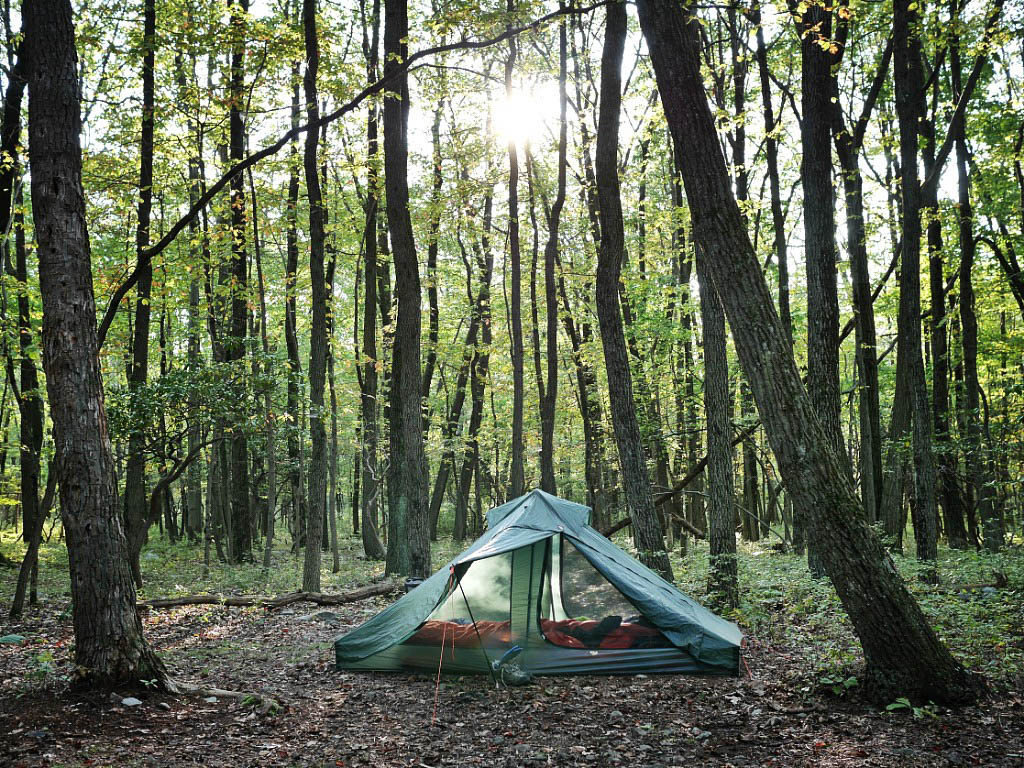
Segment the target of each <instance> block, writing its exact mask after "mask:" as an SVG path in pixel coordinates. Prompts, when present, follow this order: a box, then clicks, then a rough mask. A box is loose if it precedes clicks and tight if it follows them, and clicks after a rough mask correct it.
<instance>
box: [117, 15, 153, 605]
mask: <svg viewBox="0 0 1024 768" xmlns="http://www.w3.org/2000/svg"><path fill="white" fill-rule="evenodd" d="M142 18H143V21H142V126H141V132H140V138H139V205H138V210H137V215H138V224H137V226H136V229H135V252H136V259H137V260H138V263H139V270H140V272H139V280H138V283H136V287H135V327H134V337H133V339H132V362H131V366H130V368H129V370H128V386H129V388H130V389H132V390H133V391H134V390H138V389H139V388H141V387H145V386H146V380H147V378H148V372H149V371H148V369H149V319H150V294H151V292H152V287H153V264H152V262H151V261H150V260H149V259H148V258H145V257H144V256H143V255H142V253H143V251H145V250H146V248H147V247H149V225H150V218H151V214H152V211H153V133H154V114H153V110H154V100H155V95H154V91H155V88H156V86H155V73H154V66H155V64H154V62H155V59H156V0H145V2H144V3H143V13H142ZM145 446H146V435H145V433H144V431H143V430H142V429H140V428H138V427H137V426H136V427H135V428H133V429H132V431H131V433H130V434H129V436H128V465H127V467H126V469H125V483H124V528H125V530H124V532H125V538H126V539H127V541H128V557H129V559H130V560H131V567H132V575H133V576H134V578H135V583H136V584H137V585H138V586H140V587H141V586H142V571H141V569H140V566H139V553H140V552H141V551H142V547H143V545H144V544H145V543H146V539H148V538H149V536H148V529H149V521H148V519H147V517H148V515H147V513H148V511H149V504H148V496H147V494H146V455H145V453H144V451H145Z"/></svg>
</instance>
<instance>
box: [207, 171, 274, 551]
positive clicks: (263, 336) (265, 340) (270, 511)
mask: <svg viewBox="0 0 1024 768" xmlns="http://www.w3.org/2000/svg"><path fill="white" fill-rule="evenodd" d="M249 181H250V185H251V183H252V177H251V176H250V177H249ZM255 197H256V196H255V194H253V199H255ZM253 218H254V219H255V212H254V213H253ZM255 256H256V280H257V282H258V286H257V288H258V289H259V297H260V342H261V343H262V345H263V359H264V361H265V362H264V364H265V365H267V366H268V368H267V370H266V371H265V373H266V374H267V375H268V377H270V378H273V370H272V369H271V368H270V367H269V366H270V339H269V336H268V334H267V292H266V284H265V283H264V282H263V259H262V258H261V257H260V250H259V249H258V248H257V249H256V253H255ZM273 391H274V388H273V386H265V388H264V390H263V418H264V420H265V421H266V427H265V432H264V434H265V435H266V441H267V517H266V520H265V522H264V525H263V533H264V536H265V537H266V541H265V542H264V546H263V570H264V571H267V570H268V569H269V568H270V563H271V558H272V556H273V553H274V515H275V513H276V512H277V430H276V424H275V423H274V401H273ZM192 450H193V448H192V446H191V443H190V447H189V453H191V452H192Z"/></svg>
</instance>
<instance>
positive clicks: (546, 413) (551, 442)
mask: <svg viewBox="0 0 1024 768" xmlns="http://www.w3.org/2000/svg"><path fill="white" fill-rule="evenodd" d="M566 48H567V45H566V28H565V18H564V17H563V18H562V20H561V22H560V23H559V25H558V105H559V123H558V126H559V127H558V191H557V192H556V193H555V200H554V202H553V203H552V204H551V215H550V217H549V218H548V241H547V245H545V246H544V308H545V314H546V321H547V331H546V334H547V335H546V342H547V350H546V352H545V354H546V356H547V385H546V386H545V387H544V398H543V400H542V401H541V404H540V423H541V449H540V487H541V489H542V490H545V491H547V492H548V493H552V494H553V493H555V492H556V488H555V406H556V404H557V402H558V293H557V284H556V279H555V264H556V262H557V261H558V226H559V222H560V220H561V218H562V207H563V206H564V205H565V175H566V164H567V163H566V148H567V144H568V142H567V133H568V131H567V121H566V107H567V104H568V96H567V94H566V90H565V84H566V63H567V51H566Z"/></svg>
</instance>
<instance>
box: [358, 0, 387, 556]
mask: <svg viewBox="0 0 1024 768" xmlns="http://www.w3.org/2000/svg"><path fill="white" fill-rule="evenodd" d="M359 7H360V12H361V14H362V26H363V57H364V58H365V59H366V79H367V82H371V83H372V82H374V81H375V80H376V79H377V49H378V44H379V35H380V0H374V2H373V6H372V11H371V16H370V18H367V16H366V2H365V0H363V1H362V2H361V3H360V6H359ZM378 150H379V141H378V138H377V105H376V103H375V102H373V101H370V102H369V108H368V110H367V115H366V155H367V159H366V167H367V179H366V201H365V210H364V216H365V224H364V226H363V251H364V256H363V276H364V277H363V291H364V298H363V357H362V360H361V361H360V366H361V367H362V371H363V376H362V391H361V393H360V415H361V429H362V441H361V448H360V457H359V470H358V471H359V473H360V482H359V490H360V494H361V500H360V505H361V507H360V513H359V516H360V518H362V519H361V523H362V524H361V526H360V528H361V532H362V539H363V553H364V554H365V555H366V557H368V558H369V559H371V560H383V559H384V556H385V551H384V545H383V544H382V543H381V540H380V536H379V534H378V532H377V531H378V528H377V525H378V519H377V508H378V497H379V495H380V489H381V487H382V484H381V479H380V477H379V471H378V468H377V445H378V427H377V366H378V360H377V216H378V210H377V209H378V207H379V204H380V194H379V189H378V185H379V175H378V162H379V160H378Z"/></svg>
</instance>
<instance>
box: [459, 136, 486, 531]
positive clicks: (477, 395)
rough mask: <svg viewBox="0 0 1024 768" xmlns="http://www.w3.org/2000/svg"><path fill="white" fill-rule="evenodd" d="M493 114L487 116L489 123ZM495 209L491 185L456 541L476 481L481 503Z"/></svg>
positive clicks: (476, 249)
mask: <svg viewBox="0 0 1024 768" xmlns="http://www.w3.org/2000/svg"><path fill="white" fill-rule="evenodd" d="M489 124H490V117H488V127H489ZM493 211H494V192H493V187H491V188H488V190H487V192H486V194H485V195H484V205H483V222H482V233H481V235H480V239H479V242H477V241H476V240H474V243H473V253H474V259H475V262H476V270H477V272H478V273H479V275H480V277H479V281H480V283H479V289H478V291H477V301H476V307H475V308H474V309H475V311H476V312H477V314H478V316H479V323H480V344H479V346H478V347H477V349H476V351H475V354H474V356H473V363H472V368H471V370H470V382H469V391H470V397H471V399H472V406H471V409H470V414H469V428H468V430H467V434H466V447H465V453H464V456H463V460H462V470H461V472H460V473H459V486H458V496H457V498H456V504H455V530H454V532H453V536H454V538H455V540H456V541H462V540H463V539H464V538H465V536H466V531H467V522H468V521H467V518H468V517H469V515H468V512H469V486H470V483H471V482H473V481H474V480H475V482H476V508H477V510H478V511H479V509H480V507H481V501H480V498H481V492H480V474H481V472H480V463H481V462H480V439H479V433H480V425H481V423H482V422H483V412H484V388H485V387H486V385H487V375H488V368H489V366H490V359H491V357H490V349H491V341H492V337H491V278H492V277H493V272H494V255H493V253H492V252H491V239H490V237H491V225H492V216H493Z"/></svg>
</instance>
